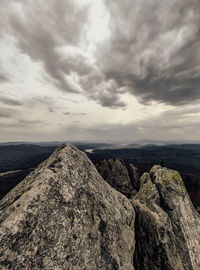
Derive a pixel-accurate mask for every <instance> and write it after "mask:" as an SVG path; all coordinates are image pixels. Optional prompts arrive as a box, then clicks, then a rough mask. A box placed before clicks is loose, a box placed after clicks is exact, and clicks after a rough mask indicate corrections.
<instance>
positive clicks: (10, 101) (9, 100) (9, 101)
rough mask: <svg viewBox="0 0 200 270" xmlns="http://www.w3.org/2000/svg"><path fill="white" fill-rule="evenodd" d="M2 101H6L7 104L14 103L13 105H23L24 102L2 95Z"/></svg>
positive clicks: (0, 100) (0, 99) (0, 98)
mask: <svg viewBox="0 0 200 270" xmlns="http://www.w3.org/2000/svg"><path fill="white" fill-rule="evenodd" d="M0 102H2V103H4V104H6V105H12V106H21V105H23V103H22V102H20V101H19V100H17V99H11V98H6V97H0Z"/></svg>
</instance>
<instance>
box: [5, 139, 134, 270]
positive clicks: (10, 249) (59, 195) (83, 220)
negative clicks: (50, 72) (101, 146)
mask: <svg viewBox="0 0 200 270" xmlns="http://www.w3.org/2000/svg"><path fill="white" fill-rule="evenodd" d="M0 211H1V212H0V225H1V227H0V269H12V270H15V269H20V270H21V269H27V270H30V269H31V270H35V269H48V270H51V269H56V270H57V269H59V270H61V269H69V270H70V269H77V270H79V269H85V270H86V269H87V270H88V269H123V270H133V269H134V267H133V254H134V215H135V214H134V210H133V208H132V206H131V203H130V202H129V201H128V199H127V198H126V197H125V196H123V195H122V194H120V193H119V192H117V191H115V190H114V189H112V188H111V187H110V186H109V185H108V184H107V183H106V182H105V181H104V180H103V179H102V178H101V176H100V175H99V174H98V173H97V171H96V169H95V167H94V165H93V164H92V163H91V162H90V160H89V159H88V158H87V156H86V155H85V154H84V153H82V152H81V151H79V150H78V149H77V148H76V147H74V146H71V145H69V144H68V145H64V146H62V147H60V148H59V149H57V150H56V151H55V152H54V153H53V154H52V155H51V156H50V158H48V159H47V160H46V161H44V162H43V163H42V164H41V165H39V166H38V167H37V168H36V169H35V170H34V171H33V172H32V173H31V174H30V175H29V176H28V177H26V178H25V180H23V181H22V182H21V183H20V184H19V185H18V186H16V187H15V188H14V189H13V190H12V191H11V192H10V193H8V194H7V195H6V196H5V197H4V198H3V199H2V200H1V202H0Z"/></svg>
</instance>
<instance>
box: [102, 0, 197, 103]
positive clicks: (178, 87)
mask: <svg viewBox="0 0 200 270" xmlns="http://www.w3.org/2000/svg"><path fill="white" fill-rule="evenodd" d="M106 3H107V6H108V9H109V12H110V15H111V19H110V23H111V28H112V37H111V41H110V43H109V44H108V45H107V46H105V48H103V49H102V51H101V53H99V59H100V65H101V68H102V70H103V72H104V74H105V76H106V78H109V79H113V80H115V81H116V82H117V83H118V84H119V86H123V87H126V89H127V91H128V92H129V93H131V94H133V95H136V96H138V97H139V99H140V100H141V101H142V102H144V103H146V102H149V101H151V100H157V101H161V102H164V103H169V104H172V105H178V104H187V103H190V102H191V101H194V100H196V99H197V98H200V89H199V85H200V68H199V67H200V54H199V48H200V5H199V1H198V0H191V1H187V0H177V1H172V0H169V1H160V0H155V1H146V0H140V1H136V0H135V1H132V0H125V1H119V0H116V1H111V0H107V1H106Z"/></svg>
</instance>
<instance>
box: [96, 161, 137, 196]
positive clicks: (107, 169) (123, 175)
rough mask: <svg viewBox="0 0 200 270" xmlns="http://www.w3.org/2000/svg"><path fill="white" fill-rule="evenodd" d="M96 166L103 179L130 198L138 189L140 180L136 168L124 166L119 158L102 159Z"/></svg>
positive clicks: (130, 165)
mask: <svg viewBox="0 0 200 270" xmlns="http://www.w3.org/2000/svg"><path fill="white" fill-rule="evenodd" d="M96 168H97V170H98V172H99V174H100V175H101V176H102V177H103V179H104V180H105V181H106V182H107V183H108V184H109V185H111V187H113V188H114V189H116V190H118V191H119V192H121V193H122V194H124V195H125V196H126V197H127V198H132V197H133V196H134V195H135V194H136V193H137V191H138V190H139V187H140V186H139V184H140V180H139V177H138V175H137V170H136V168H135V167H134V166H133V165H132V164H129V165H128V166H126V165H125V164H124V162H123V161H122V160H121V159H118V158H117V159H116V160H113V159H109V160H105V159H104V160H103V161H100V162H99V163H97V164H96Z"/></svg>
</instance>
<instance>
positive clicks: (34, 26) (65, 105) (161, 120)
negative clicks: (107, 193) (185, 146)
mask: <svg viewBox="0 0 200 270" xmlns="http://www.w3.org/2000/svg"><path fill="white" fill-rule="evenodd" d="M0 18H1V19H0V141H2V142H5V141H23V140H25V141H50V140H64V141H68V140H101V141H103V140H124V141H126V140H128V141H131V140H132V141H134V140H138V139H143V138H151V139H159V140H179V139H180V140H182V139H186V140H199V139H200V106H199V103H200V5H199V0H190V1H188V0H167V1H163V0H123V1H122V0H95V1H94V0H59V1H58V0H9V1H8V0H0Z"/></svg>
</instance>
